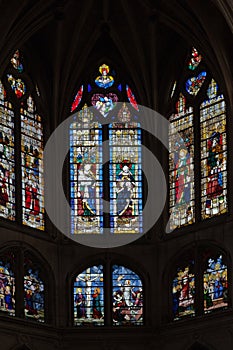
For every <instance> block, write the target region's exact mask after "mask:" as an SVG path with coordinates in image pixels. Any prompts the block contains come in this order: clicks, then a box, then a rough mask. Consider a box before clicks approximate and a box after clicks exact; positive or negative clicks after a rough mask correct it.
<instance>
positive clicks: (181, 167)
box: [175, 147, 190, 204]
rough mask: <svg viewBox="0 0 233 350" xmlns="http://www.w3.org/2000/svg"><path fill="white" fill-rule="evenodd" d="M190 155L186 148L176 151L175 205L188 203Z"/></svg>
mask: <svg viewBox="0 0 233 350" xmlns="http://www.w3.org/2000/svg"><path fill="white" fill-rule="evenodd" d="M189 167H190V155H189V152H188V149H187V148H186V147H181V148H180V149H179V150H178V160H177V161H175V169H176V171H175V174H176V175H175V176H176V203H178V204H184V203H189V202H190V174H189Z"/></svg>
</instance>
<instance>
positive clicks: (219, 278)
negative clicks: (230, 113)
mask: <svg viewBox="0 0 233 350" xmlns="http://www.w3.org/2000/svg"><path fill="white" fill-rule="evenodd" d="M20 261H21V263H22V262H23V266H24V268H23V269H19V266H20V265H19V262H20ZM175 265H176V270H173V272H172V276H171V277H172V288H171V289H170V291H171V293H170V301H171V305H172V307H171V309H172V312H171V318H172V319H173V320H179V319H182V318H184V317H191V316H195V315H200V314H206V313H210V312H213V311H216V310H222V309H226V308H227V307H228V306H229V300H228V279H227V263H226V257H225V255H224V254H222V252H219V251H218V252H213V250H211V249H202V250H201V252H200V251H198V250H197V249H194V250H190V251H187V252H186V253H185V254H183V257H182V259H181V260H180V264H179V263H178V264H175ZM16 266H17V267H18V269H16ZM177 266H178V268H177ZM107 270H108V269H107ZM107 270H106V266H104V265H94V266H90V267H88V268H86V269H85V270H83V271H82V272H81V273H79V274H78V275H76V277H75V278H74V280H73V291H72V292H73V324H74V325H75V326H103V325H105V324H106V323H105V310H106V308H107V304H112V310H111V315H112V321H111V322H112V325H113V326H125V325H128V326H130V325H132V326H133V325H136V326H140V325H143V323H144V302H143V288H144V283H143V281H142V278H140V277H139V275H138V274H137V273H136V272H134V271H132V270H131V269H129V268H127V267H125V266H122V265H112V267H111V270H110V271H111V273H109V274H110V276H109V274H108V273H107ZM45 276H46V275H45V273H44V272H43V271H42V269H41V268H40V265H39V264H38V263H35V261H33V258H32V255H30V253H29V252H28V251H24V252H23V254H21V255H20V254H18V252H17V251H9V250H8V251H5V252H4V254H2V255H1V256H0V312H1V314H8V315H9V316H22V314H23V315H24V317H26V318H28V319H33V320H35V321H39V322H45V321H46V318H45V314H46V312H45V310H47V309H48V305H47V306H46V300H47V298H46V295H48V290H46V289H48V287H47V286H48V284H47V282H48V281H46V277H45ZM200 277H201V278H200ZM170 280H171V279H170ZM20 281H21V282H20ZM22 281H23V283H22ZM106 281H111V282H110V283H109V282H108V283H106ZM109 284H110V285H111V288H109ZM110 289H111V298H108V297H106V296H107V293H109V291H110ZM22 295H24V297H23V298H22ZM20 300H21V302H20ZM20 303H21V304H22V303H23V305H19V304H20ZM47 304H48V303H47ZM200 305H202V306H201V307H200ZM20 310H21V311H20ZM22 310H24V312H23V313H22Z"/></svg>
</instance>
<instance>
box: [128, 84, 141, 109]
mask: <svg viewBox="0 0 233 350" xmlns="http://www.w3.org/2000/svg"><path fill="white" fill-rule="evenodd" d="M126 93H127V97H128V99H129V102H130V104H131V105H132V106H133V108H134V109H136V111H139V108H138V104H137V101H136V98H135V96H134V94H133V92H132V90H131V89H130V87H129V86H128V85H126Z"/></svg>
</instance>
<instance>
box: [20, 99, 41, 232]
mask: <svg viewBox="0 0 233 350" xmlns="http://www.w3.org/2000/svg"><path fill="white" fill-rule="evenodd" d="M20 115H21V160H22V204H23V208H22V211H23V224H24V225H27V226H31V227H34V228H37V229H40V230H44V183H43V128H42V122H41V117H40V116H39V115H38V114H37V112H36V107H35V104H34V101H33V99H32V97H31V96H30V97H29V98H28V100H27V105H26V108H23V107H22V108H21V110H20Z"/></svg>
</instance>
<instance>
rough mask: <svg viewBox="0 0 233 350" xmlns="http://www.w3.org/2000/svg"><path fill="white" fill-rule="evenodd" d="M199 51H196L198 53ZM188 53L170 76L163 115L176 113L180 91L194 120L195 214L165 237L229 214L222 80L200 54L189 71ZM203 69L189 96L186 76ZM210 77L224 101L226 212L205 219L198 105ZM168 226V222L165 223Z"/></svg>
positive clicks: (188, 51)
mask: <svg viewBox="0 0 233 350" xmlns="http://www.w3.org/2000/svg"><path fill="white" fill-rule="evenodd" d="M199 53H200V52H199ZM191 54H192V48H189V50H187V53H186V58H185V59H184V65H183V68H182V70H181V71H180V72H179V76H176V77H175V76H174V81H173V84H172V85H171V86H170V100H169V103H168V104H169V108H168V109H169V112H168V113H166V114H167V118H168V120H169V118H170V117H171V116H172V115H173V114H176V113H177V108H176V104H177V101H178V100H179V95H180V93H182V94H183V96H184V97H185V99H186V108H188V107H192V108H193V118H194V122H193V128H194V194H195V197H194V203H195V204H194V216H195V222H193V223H192V224H185V225H181V226H177V227H176V228H174V229H172V231H171V233H169V235H166V238H167V237H168V236H170V237H171V236H172V235H174V233H175V235H180V234H183V233H186V232H187V230H188V232H192V231H194V230H195V227H197V226H198V225H200V224H201V225H202V227H207V226H208V225H215V224H217V223H220V222H223V221H225V220H226V217H227V216H228V215H229V213H230V207H229V206H230V203H229V198H230V195H229V192H230V186H229V183H230V182H229V176H230V174H229V171H228V167H229V166H228V165H229V163H230V159H229V158H230V157H229V156H228V154H229V149H230V142H229V134H230V132H229V130H228V124H230V122H229V120H228V115H229V108H228V96H227V93H226V92H225V86H224V82H223V81H221V80H220V79H218V78H215V76H214V74H213V73H214V72H212V71H210V69H209V67H208V62H207V60H205V58H203V57H202V60H201V62H200V63H199V65H198V66H197V67H196V68H195V69H194V70H190V69H189V68H188V65H189V61H190V58H191ZM202 71H205V72H206V73H207V74H206V78H205V80H204V82H203V84H202V86H201V87H200V90H199V92H198V93H197V95H196V96H195V95H193V96H192V95H190V94H189V93H188V92H187V91H186V86H185V84H186V82H187V80H188V79H190V78H191V77H193V76H195V77H197V76H198V74H200V72H202ZM217 73H218V72H216V75H217V76H218V77H219V75H218V74H217ZM212 79H214V81H215V82H216V83H217V84H218V92H217V96H219V95H223V99H224V102H225V115H226V118H225V121H226V145H227V161H226V183H227V186H226V192H227V193H226V201H227V204H226V205H227V207H226V211H225V212H224V213H221V214H218V215H213V216H211V217H209V218H202V202H201V199H202V193H201V179H202V177H201V146H200V144H201V129H200V107H201V104H202V102H204V101H206V100H208V96H207V89H208V87H209V85H210V83H211V81H212ZM174 84H175V88H174ZM167 170H168V174H169V173H170V168H169V165H168V167H167ZM167 181H168V184H169V186H168V192H167V195H168V198H169V201H170V186H171V183H170V181H169V176H168V177H167ZM169 201H168V206H167V213H168V215H167V214H166V215H165V216H166V218H167V221H168V219H169V218H171V213H170V204H169ZM168 226H169V225H168ZM168 226H167V228H166V231H167V232H169V231H170V227H168Z"/></svg>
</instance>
